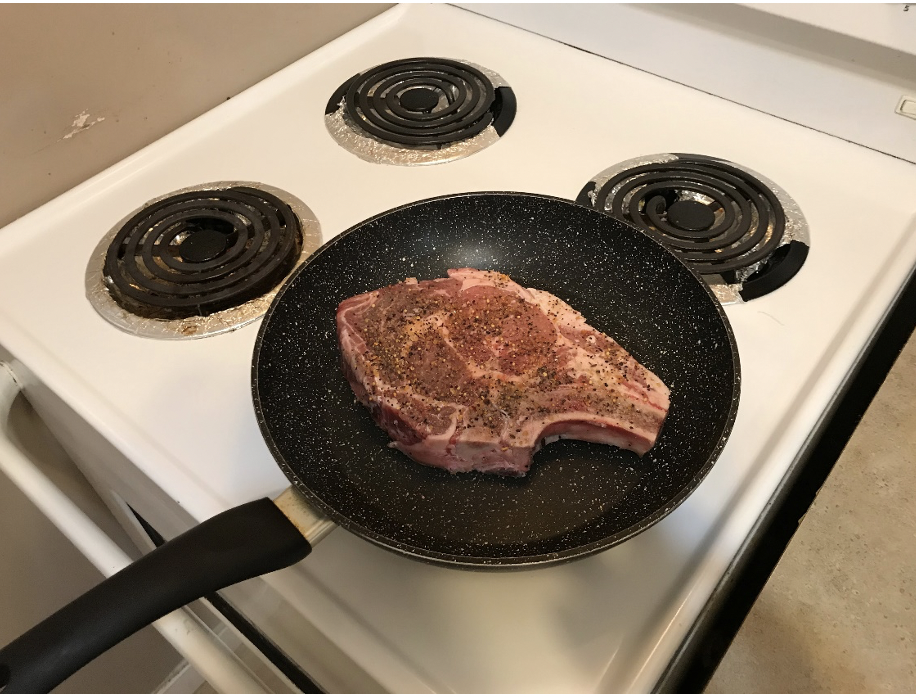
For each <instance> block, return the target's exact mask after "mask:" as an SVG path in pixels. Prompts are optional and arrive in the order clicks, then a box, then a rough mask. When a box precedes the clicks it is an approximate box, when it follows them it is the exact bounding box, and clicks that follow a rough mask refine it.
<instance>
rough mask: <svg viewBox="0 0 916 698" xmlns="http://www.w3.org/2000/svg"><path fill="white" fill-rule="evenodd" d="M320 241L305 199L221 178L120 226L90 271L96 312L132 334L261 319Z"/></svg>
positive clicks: (194, 330)
mask: <svg viewBox="0 0 916 698" xmlns="http://www.w3.org/2000/svg"><path fill="white" fill-rule="evenodd" d="M319 243H320V234H319V228H318V222H317V221H316V220H315V216H314V214H312V212H311V211H310V210H309V208H308V207H307V206H306V205H305V204H303V203H302V202H301V201H299V200H298V199H296V198H295V197H293V196H292V195H290V194H288V193H287V192H284V191H281V190H279V189H275V188H273V187H267V186H265V185H263V184H255V183H243V182H223V183H215V184H205V185H201V186H199V187H194V188H190V189H184V190H181V191H178V192H173V193H171V194H168V195H166V196H164V197H161V198H158V199H155V200H153V201H150V202H148V203H147V204H145V205H144V206H142V207H141V208H140V209H138V210H137V211H135V212H133V213H132V214H130V215H129V216H128V217H127V218H125V219H124V220H122V221H121V222H120V223H118V224H117V225H116V226H115V227H114V228H113V229H112V230H111V231H110V232H109V233H108V235H106V236H105V238H104V239H103V240H102V241H101V242H100V243H99V245H98V247H97V248H96V250H95V253H94V254H93V257H92V259H91V260H90V263H89V266H88V268H87V271H86V293H87V297H88V298H89V300H90V302H91V303H92V304H93V306H94V307H95V309H96V310H97V311H98V312H99V313H100V314H101V315H102V317H104V318H105V319H106V320H108V321H109V322H111V323H112V324H114V325H116V326H118V327H120V328H121V329H124V330H126V331H128V332H131V333H132V334H137V335H140V336H147V337H158V338H164V339H167V338H188V337H201V336H205V335H210V334H216V333H219V332H226V331H228V330H232V329H235V328H237V327H241V326H242V325H245V324H247V323H248V322H251V321H252V320H254V319H256V318H258V317H260V316H261V315H263V314H264V312H265V311H266V310H267V307H268V306H269V305H270V300H271V299H272V298H273V296H274V293H275V291H276V289H277V288H278V287H279V286H280V284H281V283H282V282H283V281H284V280H285V279H286V278H287V277H288V276H289V275H290V273H291V272H292V271H293V269H295V268H296V267H297V266H298V265H299V264H300V263H301V262H302V261H304V260H305V258H306V257H307V256H308V255H309V254H310V253H311V252H312V251H314V250H315V249H316V248H317V247H318V245H319Z"/></svg>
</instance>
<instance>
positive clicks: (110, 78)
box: [0, 4, 391, 227]
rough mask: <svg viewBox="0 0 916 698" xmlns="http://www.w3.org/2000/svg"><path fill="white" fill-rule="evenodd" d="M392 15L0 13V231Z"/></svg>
mask: <svg viewBox="0 0 916 698" xmlns="http://www.w3.org/2000/svg"><path fill="white" fill-rule="evenodd" d="M390 6H391V5H389V4H372V5H369V4H334V5H317V4H307V5H0V227H2V226H4V225H6V224H7V223H9V222H11V221H12V220H15V219H16V218H18V217H19V216H22V215H23V214H25V213H28V212H29V211H31V210H32V209H34V208H36V207H38V206H40V205H41V204H43V203H45V202H46V201H48V200H50V199H52V198H53V197H55V196H57V195H58V194H61V193H63V192H65V191H67V190H68V189H70V188H71V187H73V186H75V185H77V184H79V183H80V182H82V181H84V180H86V179H88V178H89V177H91V176H93V175H95V174H97V173H98V172H100V171H102V170H103V169H105V168H106V167H108V166H109V165H112V164H114V163H115V162H117V161H118V160H120V159H122V158H123V157H125V156H127V155H130V154H131V153H133V152H135V151H136V150H138V149H140V148H141V147H143V146H145V145H147V144H149V143H151V142H152V141H154V140H156V139H157V138H159V137H160V136H163V135H165V134H166V133H168V132H169V131H172V130H174V129H175V128H176V127H178V126H180V125H181V124H183V123H186V122H187V121H190V120H191V119H193V118H194V117H196V116H198V115H200V114H202V113H203V112H205V111H207V110H208V109H210V108H212V107H214V106H215V105H217V104H219V103H220V102H222V101H224V100H225V99H227V98H228V97H231V96H232V95H235V94H238V93H239V92H241V91H242V90H244V89H245V88H247V87H250V86H251V85H253V84H254V83H256V82H258V81H259V80H261V79H262V78H264V77H267V76H268V75H270V74H271V73H274V72H276V71H277V70H279V69H280V68H282V67H284V66H286V65H289V64H290V63H292V62H293V61H295V60H296V59H298V58H301V57H302V56H304V55H306V54H307V53H309V52H310V51H312V50H314V49H315V48H317V47H318V46H321V45H322V44H324V43H327V42H328V41H330V40H331V39H333V38H335V37H337V36H339V35H341V34H343V33H345V32H346V31H348V30H350V29H352V28H353V27H355V26H357V25H359V24H361V23H362V22H364V21H366V20H367V19H369V18H371V17H373V16H375V15H377V14H379V13H380V12H382V11H383V10H385V9H387V8H388V7H390ZM81 124H82V126H83V128H82V129H81V130H80V129H79V126H80V125H81ZM74 131H76V132H75V133H74Z"/></svg>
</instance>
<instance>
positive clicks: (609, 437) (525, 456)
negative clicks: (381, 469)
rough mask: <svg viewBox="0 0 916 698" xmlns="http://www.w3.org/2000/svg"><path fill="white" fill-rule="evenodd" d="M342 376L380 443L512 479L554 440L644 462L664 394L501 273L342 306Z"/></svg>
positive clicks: (608, 347) (580, 325)
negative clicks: (381, 433)
mask: <svg viewBox="0 0 916 698" xmlns="http://www.w3.org/2000/svg"><path fill="white" fill-rule="evenodd" d="M337 332H338V339H339V341H340V348H341V353H342V358H343V368H344V371H345V373H346V376H347V380H348V381H349V383H350V385H351V387H352V388H353V392H354V393H355V394H356V397H357V398H358V399H359V401H360V402H361V403H362V404H363V405H365V406H366V407H368V408H369V410H370V412H371V414H372V417H373V419H374V420H375V422H376V423H377V424H378V425H379V426H381V427H382V428H383V429H385V431H387V432H388V434H389V435H390V436H391V438H392V442H391V444H390V445H391V446H393V447H394V448H397V449H399V450H400V451H403V452H404V453H405V454H407V455H408V456H410V457H411V458H413V459H414V460H416V461H418V462H420V463H424V464H426V465H430V466H434V467H437V468H444V469H445V470H448V471H449V472H452V473H457V472H466V471H470V470H479V471H481V472H486V473H494V474H498V475H514V476H522V475H525V473H527V472H528V468H529V466H530V465H531V459H532V457H533V455H534V453H535V452H536V451H537V450H538V449H539V448H540V447H541V446H542V445H543V443H545V440H553V439H555V438H569V439H582V440H584V441H592V442H596V443H604V444H611V445H614V446H618V447H620V448H625V449H629V450H631V451H634V452H636V453H638V454H639V455H643V454H644V453H645V452H646V451H648V450H649V449H650V448H651V447H652V445H653V444H654V443H655V440H656V438H657V437H658V434H659V431H660V430H661V428H662V424H663V423H664V421H665V417H666V415H667V413H668V404H669V402H668V396H669V391H668V388H667V387H666V386H665V385H664V383H662V381H661V380H659V378H658V377H657V376H656V375H655V374H653V373H652V372H651V371H649V370H648V369H646V368H645V367H644V366H642V365H640V364H639V363H638V362H637V361H636V360H635V359H634V358H633V357H632V356H630V355H629V354H628V353H627V351H626V350H625V349H624V348H623V347H621V346H620V345H619V344H617V342H615V341H614V340H613V339H612V338H610V337H608V336H607V335H606V334H602V333H601V332H599V331H598V330H596V329H594V328H593V327H590V326H589V325H588V323H586V321H585V318H584V317H582V315H581V314H580V313H579V312H577V311H576V310H573V308H571V307H570V306H569V305H568V304H566V303H565V302H563V301H562V300H560V299H559V298H557V297H556V296H553V295H551V294H550V293H547V292H545V291H539V290H536V289H526V288H523V287H521V286H519V285H518V284H517V283H515V282H514V281H513V280H512V279H510V278H509V277H508V276H506V275H505V274H500V273H499V272H495V271H479V270H477V269H449V270H448V278H446V279H433V280H431V281H417V280H416V279H407V280H405V281H403V282H401V283H398V284H394V285H393V286H387V287H385V288H381V289H378V290H376V291H371V292H369V293H363V294H360V295H358V296H353V297H352V298H348V299H347V300H345V301H344V302H343V303H341V304H340V306H339V307H338V309H337Z"/></svg>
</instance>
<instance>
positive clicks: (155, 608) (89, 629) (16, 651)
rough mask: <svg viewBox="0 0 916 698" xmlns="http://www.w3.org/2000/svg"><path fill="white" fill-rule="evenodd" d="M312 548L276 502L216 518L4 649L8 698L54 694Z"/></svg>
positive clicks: (1, 671)
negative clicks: (120, 648) (182, 612)
mask: <svg viewBox="0 0 916 698" xmlns="http://www.w3.org/2000/svg"><path fill="white" fill-rule="evenodd" d="M311 551H312V547H311V545H309V542H308V541H307V540H306V539H305V538H304V537H303V536H302V534H301V533H299V531H298V529H296V527H295V526H293V524H292V523H290V521H289V519H287V518H286V516H284V515H283V513H282V512H281V511H280V510H279V509H278V508H277V507H276V505H275V504H274V503H273V502H272V501H271V500H269V499H259V500H257V501H255V502H251V503H249V504H243V505H241V506H238V507H235V508H234V509H230V510H228V511H225V512H223V513H222V514H218V515H216V516H214V517H213V518H212V519H209V520H207V521H205V522H203V523H202V524H200V525H199V526H196V527H194V528H192V529H191V530H189V531H187V532H185V533H183V534H182V535H180V536H178V537H177V538H175V539H173V540H171V541H169V542H168V543H165V544H164V545H162V546H161V547H159V548H156V550H154V551H153V552H151V553H149V554H148V555H146V556H144V557H142V558H140V559H139V560H137V561H136V562H134V563H133V564H131V565H129V566H127V567H125V568H124V569H123V570H121V571H120V572H118V573H117V574H115V575H113V576H111V577H109V578H108V579H106V580H105V581H104V582H102V583H101V584H99V585H98V586H96V587H94V588H93V589H90V590H89V591H88V592H86V593H85V594H83V595H82V596H80V597H79V598H77V599H76V600H75V601H73V602H72V603H70V604H68V605H67V606H64V607H63V608H62V609H61V610H59V611H58V612H57V613H55V614H54V615H52V616H51V617H50V618H48V619H47V620H45V621H43V622H42V623H40V624H38V625H37V626H35V627H34V628H32V629H31V630H29V631H28V632H27V633H25V634H24V635H22V636H21V637H19V638H18V639H16V640H14V641H13V642H11V643H10V644H9V645H7V646H6V647H4V648H3V649H2V650H0V693H47V692H48V691H50V690H51V689H52V688H54V687H55V686H57V685H58V684H59V683H60V682H61V681H63V680H64V679H66V678H67V677H68V676H70V675H71V674H73V673H74V672H75V671H76V670H77V669H79V668H80V667H82V666H84V665H85V664H87V663H88V662H89V661H91V660H92V659H95V658H96V657H98V656H99V655H100V654H102V653H103V652H105V651H106V650H108V649H110V648H111V647H114V646H115V645H116V644H118V643H119V642H120V641H121V640H123V639H125V638H127V637H129V636H130V635H132V634H133V633H135V632H137V631H138V630H140V629H141V628H143V627H145V626H147V625H149V624H150V623H152V622H154V621H155V620H157V619H158V618H161V617H162V616H164V615H166V614H167V613H171V612H172V611H174V610H176V609H178V608H181V607H182V606H184V605H185V604H188V603H190V602H192V601H194V600H196V599H199V598H200V597H201V596H203V595H205V594H209V593H211V592H214V591H217V590H219V589H222V588H223V587H227V586H229V585H231V584H235V583H236V582H241V581H243V580H245V579H251V578H252V577H257V576H259V575H262V574H267V573H268V572H273V571H274V570H278V569H281V568H283V567H288V566H289V565H292V564H294V563H296V562H298V561H299V560H301V559H302V558H304V557H305V556H306V555H308V554H309V553H310V552H311Z"/></svg>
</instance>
